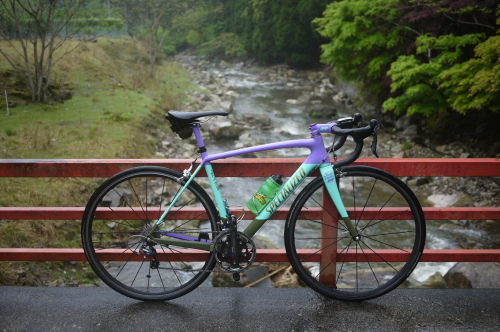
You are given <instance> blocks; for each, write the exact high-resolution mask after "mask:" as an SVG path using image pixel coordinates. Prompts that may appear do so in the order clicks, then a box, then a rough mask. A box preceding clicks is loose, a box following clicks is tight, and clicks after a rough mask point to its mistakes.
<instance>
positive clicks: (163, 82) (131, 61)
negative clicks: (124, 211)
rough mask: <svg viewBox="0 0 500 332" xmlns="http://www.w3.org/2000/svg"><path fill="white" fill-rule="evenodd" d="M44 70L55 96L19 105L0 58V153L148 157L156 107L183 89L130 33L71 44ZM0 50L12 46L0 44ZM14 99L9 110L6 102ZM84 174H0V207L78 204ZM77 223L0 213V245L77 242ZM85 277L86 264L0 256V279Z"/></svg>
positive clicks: (29, 281) (160, 122)
mask: <svg viewBox="0 0 500 332" xmlns="http://www.w3.org/2000/svg"><path fill="white" fill-rule="evenodd" d="M72 43H73V45H70V46H72V47H76V49H75V50H74V51H73V52H72V53H70V54H69V55H67V56H65V57H63V58H62V59H61V61H59V62H58V63H57V65H56V67H55V69H54V85H55V86H57V88H58V91H63V90H65V91H66V93H67V91H70V93H71V94H72V98H71V99H69V100H66V101H65V102H64V103H60V102H56V101H51V102H49V103H48V104H32V103H29V102H27V101H26V100H25V99H23V97H24V94H23V93H24V92H23V90H22V84H20V80H19V79H18V78H17V77H16V74H15V73H14V72H13V71H12V70H10V69H9V67H8V64H7V63H6V62H5V60H4V59H0V91H1V92H2V95H3V94H4V91H5V90H7V92H8V98H9V103H13V105H11V107H9V114H10V115H4V114H6V113H7V109H6V107H5V100H4V99H5V96H4V95H3V98H1V99H0V100H3V102H0V159H4V158H6V159H12V158H16V159H17V158H42V159H46V158H62V159H68V158H149V157H152V156H153V155H154V152H155V144H156V143H158V142H157V141H156V140H155V138H156V137H155V133H156V132H157V130H156V129H157V127H158V126H161V127H160V128H161V129H164V130H167V129H168V125H167V123H166V121H165V120H164V119H163V115H164V113H165V111H166V110H168V109H172V108H176V107H178V106H179V105H180V103H181V102H182V101H183V98H184V91H185V90H186V89H189V88H190V86H191V78H190V77H189V75H188V74H187V73H186V72H185V71H184V70H183V69H182V68H181V67H180V66H178V65H176V64H173V63H163V64H159V65H158V72H157V75H156V77H154V78H151V77H150V76H149V75H148V74H147V73H148V68H147V65H146V63H147V62H146V59H147V55H146V52H145V50H144V48H143V46H142V45H141V44H140V43H138V42H137V41H135V40H132V39H100V40H99V41H98V42H97V43H83V44H77V42H76V41H75V42H72ZM0 47H2V48H3V49H5V50H10V51H13V50H12V49H11V48H10V46H9V45H8V44H7V43H5V42H0ZM12 106H15V107H12ZM95 187H96V183H95V180H92V179H79V178H70V179H55V178H49V179H45V178H40V179H37V178H33V179H29V178H28V179H26V178H0V191H1V192H2V195H0V206H84V205H85V203H86V201H87V200H88V198H89V197H90V195H91V193H92V192H93V190H94V189H95ZM79 227H80V224H79V222H78V221H30V220H26V221H25V220H22V221H8V220H0V247H81V244H80V237H79V234H80V230H79ZM89 277H90V279H92V280H93V274H92V273H90V272H89V271H88V268H87V266H86V263H78V264H69V263H59V262H53V263H25V262H20V263H17V262H12V263H6V262H0V285H2V284H4V285H6V284H9V285H13V284H17V285H23V284H25V285H49V284H50V285H79V284H82V283H86V282H90V281H89V280H88V278H89Z"/></svg>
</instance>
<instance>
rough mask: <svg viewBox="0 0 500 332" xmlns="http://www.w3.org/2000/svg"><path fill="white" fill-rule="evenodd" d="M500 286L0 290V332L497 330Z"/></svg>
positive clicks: (499, 323)
mask: <svg viewBox="0 0 500 332" xmlns="http://www.w3.org/2000/svg"><path fill="white" fill-rule="evenodd" d="M499 319H500V289H453V290H442V289H439V290H438V289H397V290H395V291H393V292H391V293H389V294H387V295H385V296H383V297H380V298H377V299H374V300H370V301H366V302H361V303H346V302H339V301H334V300H330V299H326V298H324V297H322V296H320V295H317V294H316V293H315V292H313V291H311V290H309V289H292V288H245V289H243V288H198V289H196V290H195V291H193V292H191V293H189V294H187V295H185V296H183V297H181V298H178V299H175V300H172V301H169V302H164V303H146V302H139V301H136V300H133V299H129V298H127V297H124V296H122V295H120V294H118V293H116V292H114V291H112V290H111V289H109V288H94V287H92V288H62V287H61V288H59V287H7V286H4V287H0V331H106V332H108V331H148V332H149V331H219V330H222V331H475V332H478V331H500V321H499Z"/></svg>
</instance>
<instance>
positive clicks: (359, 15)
mask: <svg viewBox="0 0 500 332" xmlns="http://www.w3.org/2000/svg"><path fill="white" fill-rule="evenodd" d="M497 6H498V5H497V1H493V0H343V1H337V2H333V3H331V4H330V5H329V6H328V7H327V9H326V11H325V13H324V17H322V18H320V19H318V20H316V23H317V24H318V25H319V32H320V33H321V34H322V35H323V36H324V37H326V38H328V39H329V40H330V42H329V43H328V44H325V45H324V46H323V54H322V61H323V62H325V63H327V64H329V65H331V66H332V68H333V69H334V71H335V73H336V74H337V75H338V76H340V77H341V78H343V79H346V80H350V81H356V82H360V83H361V84H362V86H363V88H364V89H363V90H364V91H369V92H375V93H376V95H377V98H376V101H375V103H376V104H377V106H383V108H384V109H385V110H389V111H394V112H395V113H397V114H405V113H407V114H416V113H420V114H424V115H427V116H428V115H431V114H433V113H436V112H439V111H443V110H454V111H457V112H460V113H466V112H469V111H471V110H492V111H495V110H498V103H499V97H498V95H499V92H500V91H499V79H498V71H499V70H500V68H499V65H498V56H499V54H500V49H499V44H498V39H497V33H498V23H496V22H495V21H496V20H497V19H498V14H497V18H495V10H497V12H500V7H497ZM384 100H385V102H384Z"/></svg>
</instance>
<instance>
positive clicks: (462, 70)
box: [383, 34, 500, 116]
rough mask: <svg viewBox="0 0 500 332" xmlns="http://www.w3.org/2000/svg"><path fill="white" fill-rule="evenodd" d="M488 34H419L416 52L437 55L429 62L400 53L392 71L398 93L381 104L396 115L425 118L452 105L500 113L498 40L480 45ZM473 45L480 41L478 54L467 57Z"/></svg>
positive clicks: (392, 66) (462, 111)
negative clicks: (418, 114)
mask: <svg viewBox="0 0 500 332" xmlns="http://www.w3.org/2000/svg"><path fill="white" fill-rule="evenodd" d="M484 38H485V35H484V34H467V35H463V36H454V35H443V36H439V37H431V36H428V35H425V36H421V37H419V38H417V53H419V54H423V53H426V54H427V55H430V54H433V53H436V56H435V57H430V56H429V57H428V58H427V59H428V60H427V61H421V60H418V59H417V58H416V57H415V56H400V57H399V58H398V59H397V60H396V61H395V62H394V63H393V64H392V65H391V69H390V71H389V75H391V77H392V79H393V83H392V85H391V91H392V92H398V91H400V93H399V94H400V95H399V96H397V97H393V98H389V99H388V100H387V101H386V102H384V104H383V107H384V108H385V109H386V110H389V111H394V112H395V113H396V114H404V113H405V112H406V113H407V114H414V113H422V114H424V115H427V116H428V115H431V114H432V113H434V112H436V111H442V110H446V109H448V108H451V109H453V110H455V111H457V112H460V113H464V114H465V113H466V112H467V111H470V110H473V109H476V110H480V109H490V110H493V111H498V109H499V97H498V93H499V92H500V88H499V85H500V83H499V81H500V78H499V71H500V66H499V64H498V56H499V54H500V52H499V51H500V47H499V46H500V45H499V40H500V38H499V37H498V36H494V37H490V38H489V39H488V40H487V41H484V42H482V43H480V42H481V41H483V40H484ZM471 45H477V46H476V48H475V56H474V57H473V58H471V59H468V60H467V61H464V58H465V55H464V54H465V53H466V50H467V48H468V47H470V46H471Z"/></svg>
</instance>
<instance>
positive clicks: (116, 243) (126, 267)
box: [82, 166, 218, 301]
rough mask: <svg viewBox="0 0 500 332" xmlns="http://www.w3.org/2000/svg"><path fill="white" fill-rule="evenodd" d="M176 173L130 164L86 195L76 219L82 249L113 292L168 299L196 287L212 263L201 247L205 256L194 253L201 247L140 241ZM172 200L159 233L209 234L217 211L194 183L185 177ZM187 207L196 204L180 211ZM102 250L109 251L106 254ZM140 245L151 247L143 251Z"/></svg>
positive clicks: (175, 183)
mask: <svg viewBox="0 0 500 332" xmlns="http://www.w3.org/2000/svg"><path fill="white" fill-rule="evenodd" d="M181 176H182V174H180V173H179V172H176V171H173V170H170V169H167V168H162V167H156V166H143V167H136V168H132V169H129V170H126V171H123V172H121V173H118V174H117V175H115V176H113V177H111V178H109V179H108V180H106V181H105V182H104V183H102V185H101V186H100V187H99V188H98V189H97V190H96V191H95V193H94V194H93V195H92V197H91V198H90V200H89V202H88V204H87V206H86V208H85V212H84V216H83V220H82V243H83V248H84V251H85V255H86V256H87V259H88V262H89V263H90V266H91V267H92V269H93V270H94V271H95V273H96V274H97V276H98V277H99V278H100V279H101V280H102V281H103V282H104V283H105V284H106V285H108V286H109V287H111V288H112V289H114V290H116V291H117V292H119V293H121V294H123V295H126V296H129V297H131V298H134V299H137V300H143V301H166V300H171V299H174V298H177V297H179V296H182V295H185V294H186V293H188V292H190V291H192V290H193V289H195V288H196V287H198V286H199V285H200V284H201V283H202V282H203V281H204V280H205V279H206V278H207V277H208V276H209V274H210V272H209V271H210V270H212V269H213V268H214V266H215V256H214V255H213V254H212V253H208V252H206V254H207V255H208V258H206V259H205V258H199V256H197V254H199V253H204V252H203V251H201V250H200V251H199V252H197V251H194V252H193V251H191V252H188V253H186V252H185V251H183V250H182V248H175V247H172V246H165V245H160V244H158V243H154V242H146V241H147V240H146V237H145V234H146V233H149V230H150V229H149V227H151V225H152V224H153V223H154V222H155V221H156V220H158V218H159V217H160V215H161V214H162V210H164V209H165V207H166V206H168V205H169V202H170V200H171V199H172V198H173V197H174V196H175V195H176V194H177V192H178V191H179V189H180V188H181V187H182V184H180V183H179V180H178V179H179V178H180V177H181ZM177 202H178V203H177V204H176V205H175V208H173V209H172V210H171V211H170V212H169V215H168V216H167V217H166V219H164V223H163V224H162V226H161V227H160V230H161V232H163V234H161V236H166V234H165V233H167V232H168V231H175V232H178V233H181V232H183V231H184V232H186V233H188V234H189V236H193V237H198V239H200V238H201V237H203V238H204V239H206V240H210V239H213V237H215V235H216V234H215V232H216V231H217V220H218V219H217V218H218V217H217V216H218V213H217V210H216V208H215V205H214V203H213V201H212V200H211V199H210V197H209V196H208V195H207V193H206V192H205V190H203V188H202V187H201V186H200V185H198V184H197V183H195V182H194V181H193V182H191V183H190V185H189V186H188V187H187V188H186V190H185V192H184V193H183V194H182V195H181V196H180V198H179V200H178V201H177ZM188 207H195V208H198V210H197V212H196V213H194V215H193V213H192V214H191V215H190V216H188V217H185V216H182V213H181V212H180V211H185V210H187V208H188ZM200 219H201V220H200ZM206 221H208V223H207V222H206ZM159 233H160V231H158V232H157V235H156V236H159V235H158V234H159ZM202 233H203V235H200V234H202ZM106 250H108V251H112V253H110V254H108V255H107V257H105V256H104V255H103V253H105V251H106ZM145 250H150V251H153V250H154V251H155V252H156V253H155V254H154V255H153V254H150V255H149V256H148V255H147V254H146V253H145ZM100 252H101V253H100ZM195 256H197V257H198V258H197V257H195ZM160 257H161V258H160ZM193 260H201V261H199V262H192V261H193ZM156 264H158V265H156Z"/></svg>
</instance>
